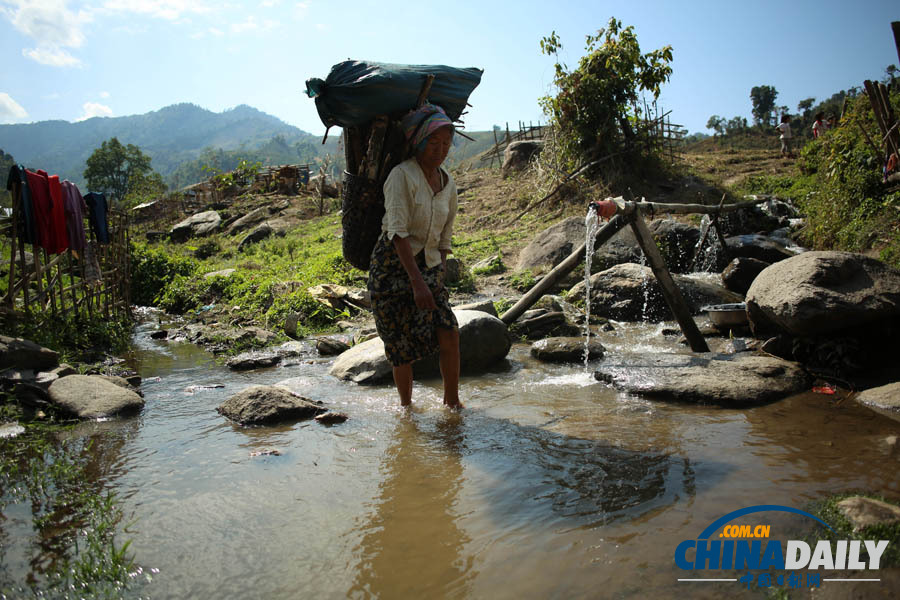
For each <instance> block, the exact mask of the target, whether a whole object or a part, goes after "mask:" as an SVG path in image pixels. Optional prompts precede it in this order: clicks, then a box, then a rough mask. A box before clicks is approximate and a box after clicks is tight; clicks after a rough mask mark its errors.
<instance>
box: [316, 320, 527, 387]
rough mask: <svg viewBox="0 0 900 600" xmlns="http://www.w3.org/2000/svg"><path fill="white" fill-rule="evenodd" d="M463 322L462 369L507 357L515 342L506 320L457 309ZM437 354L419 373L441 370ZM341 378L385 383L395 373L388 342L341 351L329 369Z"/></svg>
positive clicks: (423, 362)
mask: <svg viewBox="0 0 900 600" xmlns="http://www.w3.org/2000/svg"><path fill="white" fill-rule="evenodd" d="M453 312H454V314H455V315H456V320H457V321H458V322H459V348H460V369H461V371H462V373H463V374H471V373H478V372H481V371H483V370H484V369H485V368H487V367H490V366H491V365H492V364H494V363H496V362H498V361H500V360H502V359H503V358H504V357H506V355H507V353H508V352H509V348H510V346H511V344H510V340H509V336H508V335H507V333H506V325H504V323H503V321H501V320H500V319H498V318H497V317H495V316H493V315H489V314H488V313H485V312H481V311H475V310H454V311H453ZM437 364H438V362H437V356H432V357H429V358H426V359H423V360H421V361H419V362H417V363H416V364H415V367H414V373H415V375H416V376H427V375H432V374H434V373H437V372H438V371H437ZM329 372H330V373H331V374H332V375H334V376H335V377H337V378H338V379H343V380H348V381H353V382H355V383H361V384H371V383H381V382H384V381H389V380H390V379H391V377H392V369H391V363H390V362H388V359H387V357H386V356H385V355H384V342H382V341H381V338H377V337H376V338H373V339H371V340H369V341H367V342H363V343H362V344H358V345H356V346H354V347H353V348H351V349H350V350H347V351H346V352H344V353H343V354H341V355H340V356H339V357H338V358H337V360H335V361H334V364H333V365H332V366H331V370H330V371H329Z"/></svg>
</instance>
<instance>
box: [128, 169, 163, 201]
mask: <svg viewBox="0 0 900 600" xmlns="http://www.w3.org/2000/svg"><path fill="white" fill-rule="evenodd" d="M128 188H129V189H128V195H127V196H125V199H124V200H123V201H122V204H123V205H124V206H125V207H126V208H132V207H135V206H137V205H138V204H143V203H145V202H150V201H151V200H155V199H156V198H159V197H160V196H162V195H163V194H165V193H166V192H167V191H168V189H169V186H167V185H166V183H165V182H164V181H163V178H162V175H160V174H159V173H157V172H156V171H151V172H150V173H136V174H135V175H133V176H132V177H131V181H130V182H129V185H128Z"/></svg>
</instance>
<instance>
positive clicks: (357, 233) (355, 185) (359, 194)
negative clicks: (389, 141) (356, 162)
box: [341, 171, 384, 271]
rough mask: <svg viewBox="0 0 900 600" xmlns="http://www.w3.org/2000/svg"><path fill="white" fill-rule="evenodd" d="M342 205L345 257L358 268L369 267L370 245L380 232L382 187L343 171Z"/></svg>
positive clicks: (342, 239) (376, 239) (375, 240)
mask: <svg viewBox="0 0 900 600" xmlns="http://www.w3.org/2000/svg"><path fill="white" fill-rule="evenodd" d="M341 208H342V211H343V213H342V216H341V229H342V236H341V246H342V250H343V253H344V258H345V259H346V260H347V262H349V263H350V264H351V265H353V266H354V267H356V268H357V269H359V270H361V271H368V270H369V260H370V258H371V257H372V249H373V248H374V247H375V242H377V241H378V236H379V235H381V221H382V219H383V218H384V191H383V189H382V188H381V186H380V185H378V184H377V183H376V182H373V181H370V180H369V179H368V178H366V177H362V176H360V175H353V174H352V173H348V172H347V171H344V191H343V195H342V196H341Z"/></svg>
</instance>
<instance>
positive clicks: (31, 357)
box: [0, 335, 59, 371]
mask: <svg viewBox="0 0 900 600" xmlns="http://www.w3.org/2000/svg"><path fill="white" fill-rule="evenodd" d="M57 365H59V353H57V352H54V351H53V350H50V349H49V348H44V347H43V346H40V345H38V344H35V343H34V342H32V341H30V340H26V339H24V338H14V337H9V336H6V335H0V371H2V370H3V369H8V368H13V369H16V370H20V369H32V370H35V371H47V370H50V369H54V368H56V366H57Z"/></svg>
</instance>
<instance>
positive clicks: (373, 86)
mask: <svg viewBox="0 0 900 600" xmlns="http://www.w3.org/2000/svg"><path fill="white" fill-rule="evenodd" d="M482 72H483V71H482V70H481V69H476V68H468V69H458V68H455V67H447V66H443V65H392V64H385V63H375V62H363V61H358V60H347V61H344V62H342V63H338V64H336V65H334V66H333V67H331V72H330V73H329V74H328V77H326V78H325V80H324V81H322V80H321V79H317V78H312V79H308V80H307V81H306V95H307V96H309V97H310V98H315V100H316V110H318V111H319V118H321V119H322V123H324V124H325V126H326V127H331V126H333V125H337V126H339V127H352V126H355V125H362V124H364V123H368V122H369V121H371V120H372V119H373V118H375V117H376V116H378V115H393V116H400V115H402V114H404V113H405V112H406V111H408V110H411V109H412V108H414V107H415V104H416V100H417V99H418V97H419V92H420V91H421V89H422V84H423V83H424V82H425V78H426V77H427V76H428V75H434V83H432V85H431V90H430V92H429V93H428V101H429V102H431V103H432V104H437V105H439V106H441V107H442V108H443V109H444V110H445V111H447V116H449V117H450V118H451V119H453V120H454V121H457V120H459V117H460V115H462V113H463V111H464V110H465V108H466V101H467V100H468V98H469V95H470V94H471V93H472V90H474V89H475V87H476V86H477V85H478V84H479V83H480V82H481V74H482Z"/></svg>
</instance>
